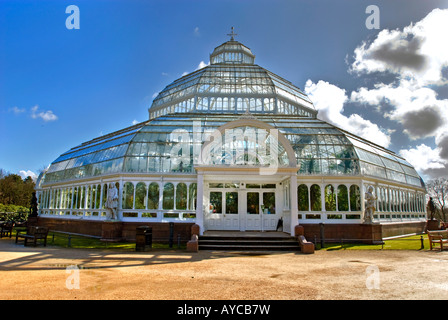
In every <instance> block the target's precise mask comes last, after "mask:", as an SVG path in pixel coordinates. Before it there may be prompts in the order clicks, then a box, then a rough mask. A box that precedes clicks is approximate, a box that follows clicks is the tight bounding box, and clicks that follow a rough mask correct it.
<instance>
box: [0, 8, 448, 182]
mask: <svg viewBox="0 0 448 320" xmlns="http://www.w3.org/2000/svg"><path fill="white" fill-rule="evenodd" d="M69 5H76V6H77V7H78V8H79V11H80V28H79V29H67V27H66V19H67V18H68V17H69V15H70V14H68V13H66V8H67V6H69ZM369 5H377V6H378V8H379V9H380V11H379V12H380V13H379V14H380V15H379V17H380V20H379V24H380V28H379V29H368V28H367V27H366V19H367V18H368V17H369V14H367V13H366V7H367V6H369ZM437 8H439V9H442V10H440V11H437V12H436V11H435V10H437ZM447 11H448V1H417V0H406V1H360V0H353V1H334V0H331V1H320V0H317V1H316V0H313V1H312V0H308V1H302V0H295V1H285V0H280V1H279V0H275V1H274V0H269V1H267V0H264V1H260V0H259V1H254V0H244V1H241V0H223V1H200V0H191V1H186V0H182V1H170V0H160V1H152V0H147V1H144V0H115V1H106V0H88V1H83V0H70V1H65V0H54V1H46V0H41V1H19V0H14V1H9V0H0V48H1V50H0V146H1V149H0V150H1V151H0V168H1V169H3V170H5V171H7V172H11V173H20V172H22V174H24V172H28V173H30V172H33V173H35V174H37V173H38V172H39V171H40V170H41V169H43V168H45V167H46V166H48V165H49V164H50V163H51V162H52V161H54V160H55V159H56V158H57V157H58V156H59V155H60V154H61V153H63V152H65V151H67V150H68V149H70V148H72V147H74V146H76V145H78V144H80V143H82V142H84V141H87V140H90V139H93V138H95V137H98V136H100V135H102V134H106V133H110V132H113V131H116V130H120V129H122V128H125V127H128V126H130V125H132V124H133V122H135V121H138V122H140V121H145V120H147V118H148V111H147V109H148V107H150V105H151V102H152V99H153V98H154V94H156V93H157V92H159V91H161V90H162V89H163V88H164V87H165V86H166V85H168V84H170V83H171V82H172V81H174V80H175V79H177V78H179V77H180V76H181V75H182V74H183V73H185V72H192V71H194V70H196V69H197V68H198V66H199V64H200V63H201V62H202V63H206V64H207V63H208V62H209V54H210V53H211V52H212V51H213V49H214V48H215V47H216V46H218V45H220V44H221V43H223V42H225V41H227V40H228V37H227V36H226V34H227V33H229V32H230V27H231V26H234V27H235V31H236V33H237V34H238V36H237V37H236V40H238V41H241V42H242V43H244V44H245V45H246V46H248V47H249V48H251V49H252V52H253V53H254V54H255V55H256V59H255V63H256V64H258V65H260V66H262V67H264V68H266V69H268V70H270V71H272V72H274V73H276V74H278V75H280V76H282V77H284V78H285V79H287V80H289V81H291V82H292V83H294V84H295V85H296V86H298V87H299V88H301V89H303V90H304V91H306V92H307V93H308V94H309V95H310V97H311V98H312V100H313V102H315V105H316V108H317V109H319V113H320V114H321V117H322V118H323V119H324V120H328V121H330V122H333V123H334V124H336V125H339V126H341V127H344V126H346V127H344V129H347V130H351V131H353V132H354V133H356V134H359V135H362V136H365V137H370V138H371V139H372V140H374V141H375V142H378V143H381V144H383V145H385V146H387V147H388V148H389V149H391V150H393V151H395V152H397V153H400V154H402V155H403V156H406V157H407V158H408V161H410V162H411V163H413V164H414V165H415V166H416V168H417V169H418V171H419V172H420V173H421V175H422V176H424V177H425V178H430V177H433V176H439V175H441V174H442V175H443V173H445V174H446V173H448V169H447V168H448V120H447V119H446V117H445V115H446V114H447V112H448V102H447V101H448V100H447V99H448V86H447V81H446V79H447V78H448V72H447V70H448V57H447V55H448V48H447V51H446V52H445V50H443V49H445V48H446V47H443V46H442V43H443V42H444V41H445V42H446V40H447V38H446V30H448V29H447V28H445V27H446V25H440V28H439V29H440V30H445V31H444V33H445V34H443V32H440V34H439V32H438V31H437V28H436V29H434V28H431V27H432V26H434V25H437V24H438V23H439V22H440V21H444V20H448V13H447ZM436 13H440V14H438V15H436ZM444 18H447V19H444ZM434 30H436V31H434ZM438 37H439V38H440V41H437V40H438ZM363 44H364V46H363ZM438 46H439V47H438ZM408 58H409V59H408ZM414 58H415V59H414ZM418 59H420V60H418ZM416 61H417V62H418V61H423V62H424V63H423V64H420V65H416V64H415V63H416ZM437 72H439V73H437ZM395 98H397V99H395ZM431 99H432V100H431ZM420 102H421V103H420ZM425 121H428V123H430V122H431V124H428V125H425ZM347 126H348V127H347ZM29 171H30V172H29Z"/></svg>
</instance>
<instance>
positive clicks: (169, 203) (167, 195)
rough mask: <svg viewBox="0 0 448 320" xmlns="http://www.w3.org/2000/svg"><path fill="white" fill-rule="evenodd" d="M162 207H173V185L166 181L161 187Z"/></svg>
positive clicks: (169, 208)
mask: <svg viewBox="0 0 448 320" xmlns="http://www.w3.org/2000/svg"><path fill="white" fill-rule="evenodd" d="M163 209H165V210H171V209H174V185H173V184H172V183H167V184H165V186H164V187H163Z"/></svg>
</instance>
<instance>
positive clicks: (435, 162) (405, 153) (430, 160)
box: [399, 143, 448, 178]
mask: <svg viewBox="0 0 448 320" xmlns="http://www.w3.org/2000/svg"><path fill="white" fill-rule="evenodd" d="M440 153H441V150H440V148H438V147H436V148H434V149H433V148H431V147H429V146H427V145H425V144H423V143H422V144H420V145H418V146H416V147H415V148H409V149H402V150H400V151H399V154H400V155H401V156H402V157H404V158H405V159H406V160H407V161H408V162H409V163H410V164H412V165H413V166H414V168H415V170H417V171H418V172H419V173H420V174H421V175H422V176H423V177H424V178H432V177H435V176H443V175H445V176H446V175H448V160H447V159H443V158H442V157H441V156H440Z"/></svg>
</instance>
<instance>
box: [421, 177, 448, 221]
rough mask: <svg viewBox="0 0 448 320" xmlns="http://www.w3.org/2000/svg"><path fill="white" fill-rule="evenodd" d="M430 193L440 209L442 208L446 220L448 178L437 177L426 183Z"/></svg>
mask: <svg viewBox="0 0 448 320" xmlns="http://www.w3.org/2000/svg"><path fill="white" fill-rule="evenodd" d="M426 190H427V191H428V195H429V196H430V197H432V199H433V200H434V202H435V204H436V206H437V207H438V209H440V211H441V214H442V219H443V221H446V216H445V211H446V209H448V208H447V205H448V180H447V179H445V178H437V179H432V180H429V182H428V183H427V184H426Z"/></svg>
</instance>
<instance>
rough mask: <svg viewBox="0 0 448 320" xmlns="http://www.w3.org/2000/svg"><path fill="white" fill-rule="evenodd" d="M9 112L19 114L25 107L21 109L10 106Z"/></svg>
mask: <svg viewBox="0 0 448 320" xmlns="http://www.w3.org/2000/svg"><path fill="white" fill-rule="evenodd" d="M9 111H10V112H13V113H14V114H21V113H24V112H25V109H24V108H23V109H21V108H19V107H12V108H10V109H9Z"/></svg>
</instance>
